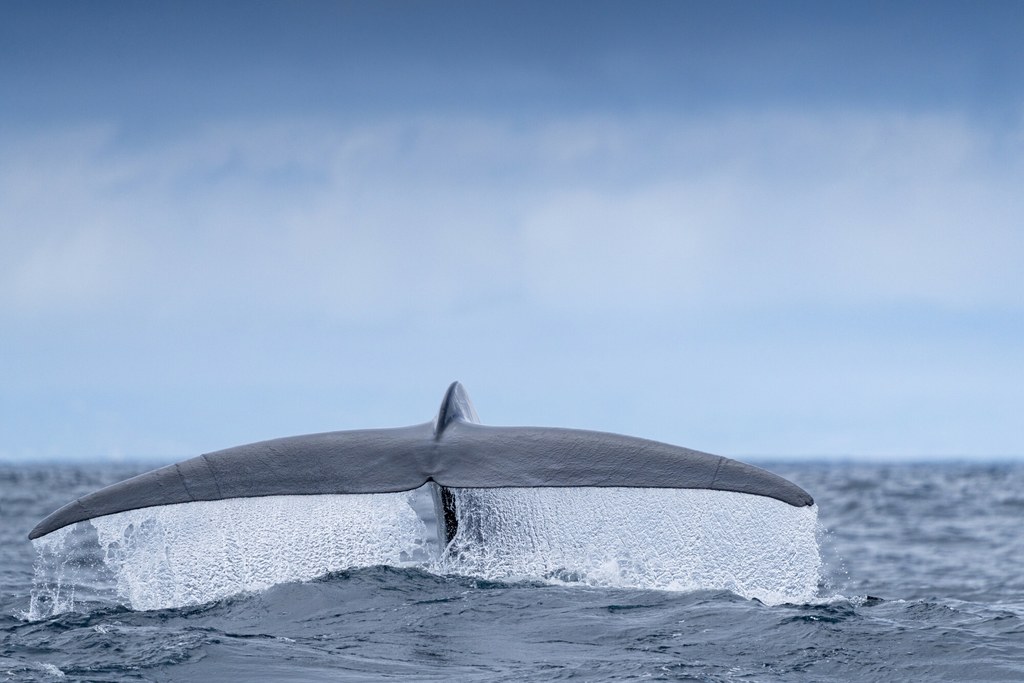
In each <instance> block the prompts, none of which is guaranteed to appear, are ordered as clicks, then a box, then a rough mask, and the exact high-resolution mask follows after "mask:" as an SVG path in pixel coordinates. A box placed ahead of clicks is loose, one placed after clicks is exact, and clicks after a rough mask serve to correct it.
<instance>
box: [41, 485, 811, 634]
mask: <svg viewBox="0 0 1024 683" xmlns="http://www.w3.org/2000/svg"><path fill="white" fill-rule="evenodd" d="M428 486H430V485H428ZM452 492H453V495H454V496H455V500H456V503H457V509H458V533H457V534H456V535H455V537H454V538H453V539H452V541H451V542H450V543H449V544H448V547H447V548H443V549H442V548H441V546H440V544H439V543H438V534H437V525H436V521H437V520H436V519H435V518H434V515H435V513H436V509H435V508H434V507H433V506H432V505H431V504H429V491H428V490H427V488H426V487H424V488H421V489H418V490H417V491H412V492H404V493H377V494H359V495H307V496H270V497H264V498H234V499H229V500H219V501H208V502H194V503H187V504H179V505H166V506H161V507H152V508H144V509H141V510H132V511H129V512H122V513H118V514H114V515H109V516H106V517H99V518H96V519H93V520H91V521H89V522H82V523H79V524H76V525H74V526H72V527H69V528H67V529H62V530H60V531H58V532H54V533H52V534H49V535H47V536H45V537H43V538H41V539H38V540H36V541H34V543H35V545H36V549H37V552H38V558H39V559H38V560H37V564H36V587H35V589H34V590H33V594H32V603H31V605H30V610H29V616H30V617H31V618H42V617H45V616H48V615H50V614H57V613H60V612H65V611H69V610H72V609H75V608H76V605H81V604H82V603H83V602H88V599H90V598H95V599H100V598H102V596H104V595H108V596H109V595H113V596H116V599H117V600H118V601H120V602H122V603H124V604H126V605H128V606H130V607H131V608H133V609H137V610H153V609H163V608H171V607H182V606H186V605H195V604H201V603H205V602H210V601H213V600H218V599H221V598H224V597H227V596H230V595H235V594H238V593H243V592H250V591H260V590H263V589H265V588H268V587H269V586H272V585H275V584H278V583H285V582H289V581H305V580H309V579H313V578H316V577H319V576H323V575H324V574H327V573H330V572H335V571H340V570H343V569H349V568H353V567H367V566H374V565H392V566H405V567H410V566H411V567H419V568H422V569H426V570H428V571H433V572H437V573H444V574H461V575H470V576H479V577H482V578H487V579H502V580H516V579H528V580H544V581H551V582H574V583H582V584H586V585H593V586H618V587H631V588H653V589H663V590H680V591H690V590H707V589H712V590H714V589H721V590H730V591H733V592H735V593H737V594H739V595H741V596H744V597H747V598H757V599H759V600H761V601H763V602H766V603H769V604H775V603H781V602H807V601H809V600H811V599H813V598H814V596H815V592H816V590H817V585H818V578H819V573H820V568H821V559H820V556H819V552H818V545H817V540H816V537H815V531H816V521H817V508H816V507H809V508H806V507H805V508H795V507H792V506H790V505H786V504H785V503H781V502H779V501H776V500H773V499H770V498H765V497H761V496H751V495H744V494H738V493H729V492H724V491H707V490H690V489H637V488H507V489H453V490H452ZM89 548H91V549H92V551H93V552H92V555H90V554H89V553H88V552H87V549H89ZM83 591H84V592H83Z"/></svg>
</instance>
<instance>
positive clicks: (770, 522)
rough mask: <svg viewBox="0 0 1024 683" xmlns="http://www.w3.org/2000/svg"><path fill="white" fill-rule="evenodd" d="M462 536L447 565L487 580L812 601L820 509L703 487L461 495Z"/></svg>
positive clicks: (497, 491)
mask: <svg viewBox="0 0 1024 683" xmlns="http://www.w3.org/2000/svg"><path fill="white" fill-rule="evenodd" d="M453 493H454V495H455V498H456V503H457V505H458V509H459V510H460V513H461V515H460V520H459V532H458V534H457V535H456V537H455V538H454V539H453V541H452V543H451V545H450V547H449V548H448V554H447V556H446V557H445V558H443V562H442V564H447V566H449V567H450V568H451V570H452V571H454V572H458V573H465V574H471V575H478V576H483V577H486V578H491V579H509V578H517V577H522V578H527V577H542V578H546V579H552V580H571V581H580V582H583V583H586V584H589V585H595V586H618V587H629V588H654V589H663V590H680V591H692V590H707V589H712V590H729V591H732V592H734V593H736V594H738V595H741V596H743V597H747V598H757V599H759V600H761V601H762V602H766V603H769V604H777V603H782V602H806V601H808V600H811V599H812V598H814V596H815V594H816V592H817V587H818V578H819V572H820V569H821V559H820V556H819V553H818V544H817V538H816V531H817V516H818V511H817V507H816V506H811V507H803V508H795V507H793V506H791V505H787V504H785V503H782V502H780V501H777V500H774V499H771V498H765V497H763V496H751V495H744V494H740V493H731V492H728V491H709V490H704V489H635V488H520V489H515V488H510V489H454V490H453Z"/></svg>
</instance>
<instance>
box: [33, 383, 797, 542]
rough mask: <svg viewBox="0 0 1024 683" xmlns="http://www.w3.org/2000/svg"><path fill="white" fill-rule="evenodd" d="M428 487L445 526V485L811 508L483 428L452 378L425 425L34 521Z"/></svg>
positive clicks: (338, 437) (311, 447)
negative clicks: (664, 492)
mask: <svg viewBox="0 0 1024 683" xmlns="http://www.w3.org/2000/svg"><path fill="white" fill-rule="evenodd" d="M429 482H434V483H435V484H437V487H436V488H437V489H438V490H439V494H440V496H441V501H440V505H441V506H442V508H443V509H444V511H445V515H444V517H445V518H446V519H447V520H448V521H449V526H448V529H447V530H446V532H445V537H446V538H447V539H448V540H450V539H451V537H452V535H453V534H454V529H453V528H452V527H451V520H453V519H454V515H453V514H449V512H450V511H449V509H448V506H449V505H451V504H452V502H451V501H452V499H451V496H450V494H449V495H448V496H447V498H446V497H445V493H446V489H447V488H509V487H628V488H684V489H711V490H716V491H733V492H736V493H746V494H751V495H756V496H767V497H769V498H775V499H777V500H780V501H782V502H784V503H788V504H789V505H793V506H795V507H801V506H807V505H812V504H813V503H814V500H813V499H812V498H811V496H810V495H809V494H808V493H807V492H806V491H804V490H803V489H801V488H800V487H799V486H797V485H796V484H793V483H792V482H789V481H787V480H786V479H783V478H782V477H779V476H777V475H775V474H772V473H770V472H767V471H765V470H763V469H761V468H758V467H754V466H752V465H747V464H745V463H741V462H738V461H736V460H731V459H729V458H725V457H722V456H718V455H711V454H710V453H702V452H700V451H695V450H691V449H688V448H682V447H679V446H672V445H669V444H665V443H660V442H657V441H649V440H647V439H640V438H636V437H630V436H621V435H619V434H609V433H604V432H595V431H587V430H581V429H561V428H551V427H492V426H487V425H482V424H479V419H478V418H477V415H476V411H475V410H474V408H473V404H472V403H471V402H470V400H469V396H468V395H467V394H466V391H465V389H464V388H463V387H462V385H461V384H459V383H458V382H454V383H453V384H452V385H451V386H450V387H449V388H448V391H447V392H446V393H445V397H444V400H443V401H442V403H441V408H440V410H439V411H438V414H437V417H436V418H435V419H434V420H433V421H432V422H427V423H424V424H419V425H414V426H411V427H399V428H394V429H362V430H352V431H340V432H326V433H321V434H309V435H305V436H292V437H286V438H282V439H272V440H270V441H260V442H258V443H252V444H247V445H244V446H236V447H234V448H227V449H225V450H221V451H215V452H213V453H207V454H204V455H200V456H198V457H196V458H192V459H190V460H185V461H183V462H180V463H177V464H174V465H169V466H167V467H162V468H160V469H156V470H153V471H151V472H147V473H145V474H141V475H139V476H137V477H133V478H131V479H127V480H125V481H122V482H119V483H117V484H113V485H111V486H108V487H106V488H104V489H101V490H100V491H96V492H95V493H90V494H88V495H86V496H83V497H81V498H79V499H78V500H75V501H73V502H71V503H68V504H67V505H65V506H64V507H62V508H60V509H59V510H57V511H55V512H53V513H52V514H50V515H49V516H48V517H46V518H45V519H44V520H43V521H41V522H40V523H39V524H38V525H36V527H35V528H34V529H32V531H31V533H30V534H29V538H30V539H35V538H39V537H40V536H44V535H46V534H48V533H50V532H53V531H56V530H58V529H61V528H63V527H65V526H68V525H70V524H74V523H75V522H81V521H84V520H88V519H92V518H94V517H101V516H104V515H111V514H115V513H118V512H126V511H128V510H136V509H140V508H146V507H153V506H158V505H172V504H175V503H188V502H192V501H207V500H223V499H228V498H253V497H260V496H278V495H310V494H351V493H394V492H399V491H410V490H413V489H416V488H419V487H420V486H423V485H424V484H426V483H429Z"/></svg>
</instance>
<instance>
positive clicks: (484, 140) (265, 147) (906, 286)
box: [0, 111, 1024, 319]
mask: <svg viewBox="0 0 1024 683" xmlns="http://www.w3.org/2000/svg"><path fill="white" fill-rule="evenodd" d="M1014 134H1015V135H1016V137H1013V138H1009V139H1005V138H1004V139H999V140H997V139H993V137H992V136H991V135H989V134H988V133H987V132H986V131H985V130H984V129H982V128H980V127H978V126H977V125H975V124H972V123H970V122H969V121H967V120H964V119H960V118H957V117H954V116H935V115H930V116H923V115H922V116H916V117H915V116H909V115H896V114H892V113H884V112H883V113H878V112H870V111H866V112H859V113H845V114H835V113H833V112H821V113H818V114H814V115H811V114H806V113H802V114H794V113H789V112H785V111H778V112H766V113H765V112H763V113H760V114H750V115H740V114H736V115H733V116H729V117H725V118H721V119H718V118H716V119H710V118H700V117H693V118H686V117H675V118H671V117H668V118H666V117H661V118H658V117H643V116H634V117H631V116H626V115H622V116H617V117H613V116H608V117H577V118H564V119H561V120H548V121H536V122H533V123H530V122H516V121H502V120H496V119H457V118H456V119H443V118H431V117H410V118H408V119H400V118H397V119H392V120H389V121H384V122H376V123H365V122H364V123H359V124H344V125H343V124H339V123H335V122H332V121H327V120H322V119H298V120H281V121H270V122H263V123H260V122H252V121H238V122H222V123H220V124H216V125H207V126H204V127H201V128H197V129H193V130H191V131H187V132H183V133H181V134H180V135H179V136H178V137H177V138H174V139H162V140H151V141H143V142H141V143H135V144H128V143H127V142H126V141H123V140H121V139H120V138H119V137H118V131H117V130H116V129H115V128H113V127H110V126H96V127H93V128H77V129H67V130H45V131H38V132H37V133H36V134H34V135H22V136H21V137H19V138H17V139H15V140H12V139H7V140H4V141H3V142H0V144H3V145H4V147H5V148H6V150H7V152H6V153H5V154H4V155H3V157H2V161H0V198H2V200H3V201H2V203H0V235H2V239H3V243H4V245H5V248H4V250H3V255H2V256H0V265H2V266H3V268H2V273H0V310H4V309H5V310H7V311H8V313H12V312H21V313H24V312H26V311H31V312H33V313H35V314H41V315H50V314H52V315H61V314H63V313H66V312H68V311H69V310H70V311H83V312H89V311H92V312H95V311H103V310H117V309H124V310H130V311H135V312H140V311H152V310H157V311H162V312H164V313H166V314H168V315H178V316H194V315H205V314H209V315H214V314H219V312H222V311H224V310H226V309H230V310H235V311H241V312H243V313H245V312H248V313H249V314H252V315H261V316H276V315H295V314H296V313H300V314H301V313H306V314H315V315H325V316H330V317H337V318H339V319H379V318H382V317H383V318H388V317H392V316H403V315H409V314H411V313H415V312H417V311H423V310H435V311H444V310H456V309H458V308H459V307H460V306H464V305H466V304H467V303H471V302H486V301H504V302H512V303H515V304H516V305H519V306H523V307H540V308H543V309H548V310H552V311H560V312H573V311H583V312H587V311H591V312H593V311H617V310H618V311H621V310H626V311H645V310H646V311H661V312H663V313H664V312H665V311H668V310H675V311H679V310H690V309H694V308H697V309H700V308H706V307H728V308H732V309H739V310H742V309H749V308H764V307H778V306H789V305H828V306H834V305H857V306H862V305H876V304H877V305H892V304H902V303H911V304H918V303H924V304H928V305H934V306H940V307H953V308H965V307H966V308H970V307H1012V308H1016V307H1019V305H1020V302H1021V301H1022V299H1021V296H1020V294H1021V284H1022V283H1021V276H1020V272H1019V263H1020V261H1021V256H1022V255H1024V231H1021V230H1020V229H1019V226H1020V225H1024V201H1022V200H1021V199H1020V193H1019V188H1020V187H1021V186H1022V184H1024V183H1022V180H1024V172H1022V171H1024V169H1022V166H1021V162H1020V161H1019V159H1020V158H1024V156H1022V155H1020V154H1013V153H1009V152H1008V151H1007V149H1006V147H1007V145H1008V146H1010V147H1013V148H1014V149H1016V150H1017V151H1020V147H1021V146H1022V145H1021V138H1020V132H1019V131H1016V132H1015V133H1014ZM999 145H1002V148H1000V146H999Z"/></svg>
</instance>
